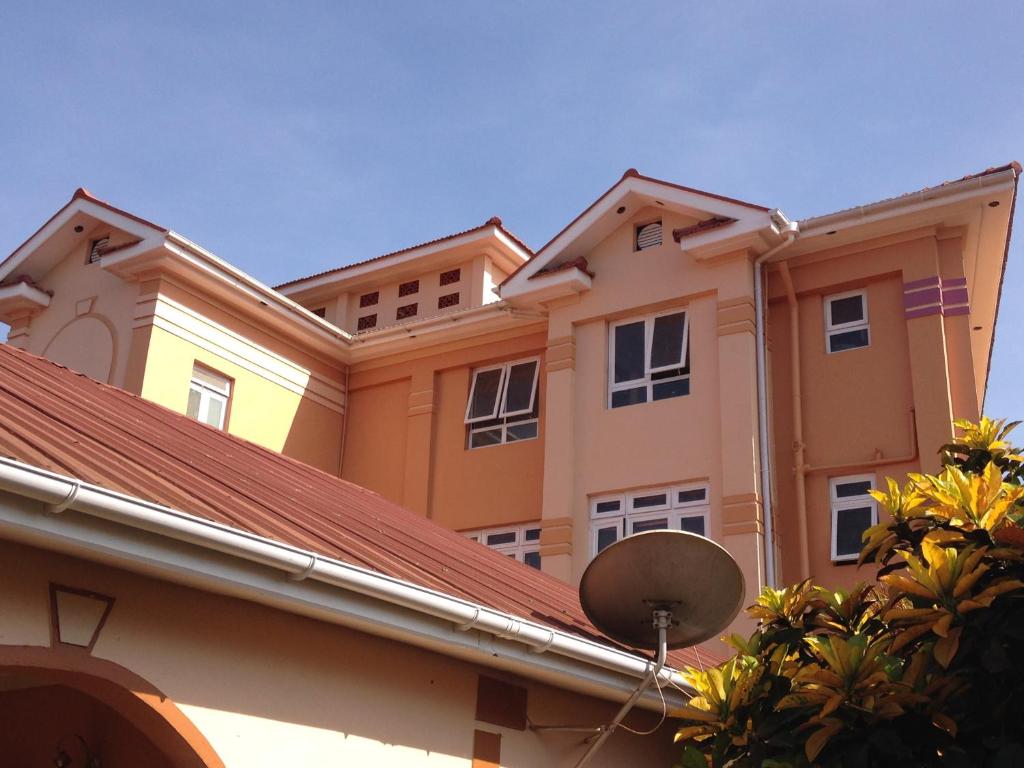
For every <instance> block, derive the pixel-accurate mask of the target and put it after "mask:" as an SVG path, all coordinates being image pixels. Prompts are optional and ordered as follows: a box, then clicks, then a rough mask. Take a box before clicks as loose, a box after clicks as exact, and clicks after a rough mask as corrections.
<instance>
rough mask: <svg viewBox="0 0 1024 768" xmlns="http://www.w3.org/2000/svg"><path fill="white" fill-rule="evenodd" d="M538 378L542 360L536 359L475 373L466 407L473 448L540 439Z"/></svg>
mask: <svg viewBox="0 0 1024 768" xmlns="http://www.w3.org/2000/svg"><path fill="white" fill-rule="evenodd" d="M539 375H540V360H538V359H536V358H534V359H532V360H516V361H514V362H511V363H505V364H504V365H495V366H491V367H489V368H478V369H477V370H475V371H473V379H472V383H471V384H470V390H469V403H468V404H467V406H466V424H467V425H468V427H469V429H468V433H469V434H468V438H467V445H468V446H469V447H470V448H484V447H487V446H490V445H501V444H503V443H515V442H519V441H521V440H531V439H533V438H535V437H537V435H538V434H539V422H538V409H537V383H538V379H539Z"/></svg>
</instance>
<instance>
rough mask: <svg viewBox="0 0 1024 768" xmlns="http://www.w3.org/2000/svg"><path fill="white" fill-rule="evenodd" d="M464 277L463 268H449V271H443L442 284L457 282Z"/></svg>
mask: <svg viewBox="0 0 1024 768" xmlns="http://www.w3.org/2000/svg"><path fill="white" fill-rule="evenodd" d="M461 279H462V270H461V269H449V270H448V271H447V272H442V273H441V285H451V284H452V283H457V282H459V280H461Z"/></svg>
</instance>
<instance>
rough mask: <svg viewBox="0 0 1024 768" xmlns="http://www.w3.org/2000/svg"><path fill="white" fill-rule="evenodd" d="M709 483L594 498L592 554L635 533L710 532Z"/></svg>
mask: <svg viewBox="0 0 1024 768" xmlns="http://www.w3.org/2000/svg"><path fill="white" fill-rule="evenodd" d="M710 511H711V508H710V502H709V500H708V486H707V484H706V483H689V484H687V485H677V486H671V487H665V488H654V489H648V490H642V491H630V492H629V493H619V494H609V495H607V496H593V497H591V499H590V536H591V553H592V554H594V555H596V554H597V553H598V552H600V551H601V550H602V549H604V548H605V547H607V546H609V545H611V544H614V543H615V542H616V541H619V540H620V539H623V538H625V537H626V536H632V535H633V534H634V533H643V532H644V531H658V530H676V531H688V532H689V533H696V534H699V535H700V536H707V535H708V518H709V516H710Z"/></svg>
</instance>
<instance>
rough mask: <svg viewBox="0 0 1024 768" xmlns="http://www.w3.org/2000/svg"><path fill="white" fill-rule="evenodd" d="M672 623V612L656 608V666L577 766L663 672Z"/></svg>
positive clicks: (580, 765) (615, 726)
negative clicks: (667, 634) (668, 635)
mask: <svg viewBox="0 0 1024 768" xmlns="http://www.w3.org/2000/svg"><path fill="white" fill-rule="evenodd" d="M671 625H672V612H671V611H667V610H655V611H654V626H655V628H657V630H658V656H657V658H656V660H655V662H654V666H653V667H651V669H650V671H649V672H648V673H647V674H646V675H645V676H644V679H643V680H641V681H640V685H639V686H638V687H637V689H636V690H635V691H633V695H632V696H630V697H629V699H628V700H627V701H626V703H625V704H623V705H622V708H621V709H620V710H619V712H618V714H617V715H615V718H614V719H613V720H612V721H611V723H609V724H608V725H607V726H606V727H604V728H603V729H602V730H601V735H600V736H598V737H597V739H595V740H594V742H593V743H591V745H590V749H588V750H587V751H586V753H585V754H584V755H583V757H581V758H580V760H579V762H578V763H576V768H582V766H584V765H586V764H587V763H589V762H590V758H592V757H593V756H594V755H595V754H596V753H597V750H599V749H600V748H601V745H602V744H604V743H605V741H606V740H607V739H608V737H609V736H611V735H612V732H613V731H614V730H615V729H616V728H618V727H619V724H620V723H621V722H622V721H623V720H624V719H625V717H626V715H627V714H629V711H630V710H631V709H632V708H633V705H635V704H636V703H637V702H638V701H639V700H640V697H641V696H643V695H644V693H645V692H646V691H647V689H648V688H650V687H651V684H652V683H654V681H655V680H657V678H658V675H659V674H661V670H662V669H664V668H665V659H666V657H667V656H668V639H667V636H666V633H667V631H668V628H669V627H670V626H671Z"/></svg>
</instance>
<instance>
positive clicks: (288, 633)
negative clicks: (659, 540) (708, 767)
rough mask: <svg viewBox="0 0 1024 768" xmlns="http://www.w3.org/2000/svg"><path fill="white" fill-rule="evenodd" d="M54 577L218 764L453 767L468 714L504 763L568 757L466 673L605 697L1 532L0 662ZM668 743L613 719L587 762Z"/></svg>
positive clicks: (599, 705)
mask: <svg viewBox="0 0 1024 768" xmlns="http://www.w3.org/2000/svg"><path fill="white" fill-rule="evenodd" d="M53 582H55V583H59V584H61V585H63V586H68V587H75V588H79V589H83V590H88V591H90V592H98V593H101V594H104V595H107V596H110V597H113V598H114V606H113V609H112V610H111V613H110V615H109V618H108V620H107V622H106V624H105V625H104V627H103V629H102V631H101V632H100V635H99V638H98V641H97V643H96V645H95V647H94V649H93V651H92V656H93V657H95V658H97V659H100V660H105V661H108V662H113V663H115V664H117V665H120V666H121V667H123V668H125V669H126V670H128V671H129V672H131V673H133V674H135V675H138V676H140V677H141V678H143V679H144V680H145V681H146V682H148V683H149V684H151V685H153V686H155V687H156V688H157V689H159V691H160V692H162V694H163V695H165V696H166V697H168V698H169V699H170V700H171V701H172V702H173V703H174V704H175V705H176V706H177V708H178V709H180V711H181V712H182V713H183V714H184V716H185V717H187V718H188V719H189V720H190V721H191V723H192V724H193V725H194V726H195V727H196V728H197V729H198V731H199V733H200V734H201V735H202V736H203V737H205V739H206V740H207V741H208V742H209V746H210V747H212V749H213V750H214V751H215V752H216V754H217V755H218V756H219V758H220V759H221V760H223V762H224V764H225V765H226V766H229V767H233V766H238V767H239V768H241V767H242V766H244V767H245V768H260V767H262V766H267V767H268V768H269V767H270V766H273V767H274V768H277V767H278V766H282V765H295V766H300V765H302V766H313V765H374V766H420V765H422V766H452V767H460V766H461V767H466V768H468V766H470V764H471V762H472V757H473V755H472V750H473V732H474V730H475V729H480V730H484V731H488V732H492V733H499V734H500V735H501V765H502V766H506V768H534V767H535V766H570V765H573V764H574V763H575V761H576V760H577V759H578V757H579V755H580V754H581V752H582V750H583V747H582V737H581V736H580V735H579V734H574V735H573V734H570V735H564V734H562V735H541V734H537V733H534V732H532V731H529V730H525V731H520V730H516V729H512V728H504V727H500V726H495V725H492V724H488V723H479V722H476V721H475V719H474V718H475V711H476V690H477V680H478V676H479V675H480V674H481V673H483V674H487V675H490V676H496V677H498V678H501V679H505V680H507V681H509V682H512V683H515V684H518V685H521V686H524V687H525V688H526V689H527V714H528V716H529V717H530V718H531V720H533V721H534V722H538V723H547V724H561V723H566V722H571V723H594V724H595V725H596V724H598V723H602V722H606V721H607V720H608V719H610V717H611V715H612V714H613V713H614V711H615V709H616V708H617V705H616V704H613V703H610V702H601V701H598V700H596V699H592V698H589V697H586V696H581V695H577V694H572V693H569V692H566V691H563V690H559V689H555V688H552V687H550V686H547V685H543V684H539V683H535V682H532V681H529V680H524V679H520V678H517V677H514V676H510V675H508V674H507V673H500V672H499V673H495V672H491V671H488V670H486V669H484V668H482V667H478V666H476V665H474V664H470V663H465V662H462V661H457V660H454V659H451V658H448V657H445V656H442V655H440V654H437V653H433V652H428V651H424V650H419V649H416V648H413V647H411V646H407V645H403V644H401V643H398V642H394V641H390V640H384V639H381V638H378V637H372V636H369V635H365V634H362V633H360V632H356V631H354V630H349V629H346V628H343V627H339V626H337V625H332V624H326V623H322V622H319V621H315V620H312V619H306V618H301V617H297V616H294V615H292V614H289V613H285V612H282V611H278V610H273V609H270V608H265V607H261V606H257V605H254V604H251V603H247V602H244V601H240V600H236V599H233V598H227V597H222V596H217V595H213V594H209V593H206V592H201V591H198V590H195V589H190V588H186V587H181V586H175V585H171V584H167V583H165V582H161V581H157V580H154V579H151V578H146V577H143V576H138V575H134V574H131V573H128V572H125V571H121V570H116V569H112V568H109V567H106V566H101V565H98V564H94V563H90V562H86V561H83V560H78V559H75V558H71V557H67V556H63V555H56V554H52V553H47V552H43V551H40V550H36V549H33V548H29V547H25V546H21V545H15V544H13V543H10V542H0V599H2V601H3V604H4V606H5V610H4V611H3V613H2V615H0V667H2V666H3V664H4V658H5V653H6V652H7V651H6V649H8V648H11V647H25V646H28V647H46V646H49V644H50V637H49V636H50V632H49V621H50V615H49V608H48V584H49V583H53ZM82 653H85V652H84V651H82ZM652 721H653V722H652ZM632 724H633V725H634V727H642V726H644V725H646V726H648V727H649V726H650V725H652V724H656V719H655V718H652V717H651V716H650V715H649V714H648V715H641V717H640V718H639V719H638V720H635V721H633V722H632ZM672 753H673V748H672V746H671V725H667V726H665V727H662V728H661V729H660V730H659V731H658V732H657V733H656V734H655V735H652V736H647V737H638V736H632V735H630V734H627V733H624V732H620V733H618V734H616V735H615V736H613V737H612V739H611V740H610V741H609V743H608V744H607V745H606V746H605V747H604V748H603V749H602V751H601V752H600V753H599V755H598V756H597V758H596V759H595V761H594V762H593V764H594V765H595V766H623V765H640V764H643V765H668V764H669V763H670V760H671V755H672Z"/></svg>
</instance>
